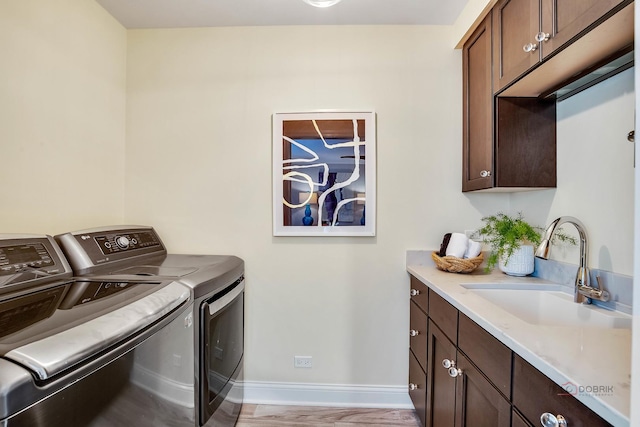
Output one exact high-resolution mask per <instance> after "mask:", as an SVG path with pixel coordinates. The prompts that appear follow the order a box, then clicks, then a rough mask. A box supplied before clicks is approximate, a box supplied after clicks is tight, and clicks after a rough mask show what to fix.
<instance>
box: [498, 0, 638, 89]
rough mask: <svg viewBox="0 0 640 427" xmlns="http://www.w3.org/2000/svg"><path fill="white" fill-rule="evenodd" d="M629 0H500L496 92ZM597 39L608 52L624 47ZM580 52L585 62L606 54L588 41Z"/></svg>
mask: <svg viewBox="0 0 640 427" xmlns="http://www.w3.org/2000/svg"><path fill="white" fill-rule="evenodd" d="M629 3H630V1H627V0H562V1H559V0H501V1H499V2H498V3H497V4H496V5H495V7H494V9H493V28H494V34H493V37H494V48H495V57H494V61H495V62H494V69H493V84H494V92H495V93H498V92H500V91H501V90H502V89H504V88H505V87H506V86H508V85H510V84H511V83H513V82H515V81H516V80H517V79H518V78H519V77H520V76H522V75H523V74H525V73H526V72H527V71H529V70H531V69H532V68H534V67H535V66H537V65H539V64H540V63H541V61H544V60H545V59H547V58H549V57H551V56H552V55H553V54H555V53H557V51H559V50H560V49H562V48H563V47H565V46H567V45H569V44H571V42H573V41H574V40H577V39H578V38H580V36H581V35H583V34H584V33H586V32H588V31H589V30H590V29H592V27H595V26H597V24H598V23H600V22H603V20H605V19H606V18H607V17H608V16H610V15H613V14H615V13H616V12H618V11H619V10H620V9H621V8H622V7H623V6H625V5H626V4H629ZM602 37H608V34H602ZM595 41H597V42H598V43H599V44H602V45H603V46H606V47H604V51H610V52H614V51H615V50H618V49H619V48H620V47H621V46H620V43H619V42H618V41H610V40H595ZM612 43H613V46H612V45H611V44H612ZM622 44H626V42H622ZM577 53H578V52H577ZM578 55H579V56H580V57H581V61H586V63H593V62H596V61H597V59H596V58H597V57H600V56H601V55H602V53H601V49H600V48H598V47H595V48H594V47H593V46H589V47H587V48H586V49H585V50H584V51H582V52H579V53H578Z"/></svg>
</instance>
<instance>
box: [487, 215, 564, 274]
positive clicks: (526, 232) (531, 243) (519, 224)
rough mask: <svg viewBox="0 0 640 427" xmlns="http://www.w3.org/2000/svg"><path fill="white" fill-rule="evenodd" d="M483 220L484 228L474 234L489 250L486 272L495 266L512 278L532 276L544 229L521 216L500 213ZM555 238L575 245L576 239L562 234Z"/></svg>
mask: <svg viewBox="0 0 640 427" xmlns="http://www.w3.org/2000/svg"><path fill="white" fill-rule="evenodd" d="M482 221H483V222H484V224H485V225H484V227H482V228H480V229H479V230H477V231H476V234H477V235H478V236H480V237H481V238H482V240H483V241H484V242H485V243H486V244H488V245H489V247H490V248H491V253H490V255H489V257H488V259H487V265H486V267H485V271H487V272H488V271H491V270H492V269H493V268H494V267H495V266H496V264H497V265H498V266H499V268H500V270H502V271H503V272H505V273H506V274H509V275H512V276H526V275H528V274H531V273H533V269H534V252H535V247H536V246H538V245H539V244H540V240H541V233H540V232H541V231H542V230H543V229H542V228H541V227H536V226H532V225H531V224H529V223H528V222H526V221H525V220H524V217H523V215H522V213H518V214H517V215H516V216H510V215H507V214H504V213H501V212H499V213H497V214H495V215H490V216H486V217H484V218H482ZM556 238H557V239H558V240H561V241H564V242H568V243H571V244H576V240H575V238H573V237H571V236H568V235H566V234H565V233H562V232H560V233H557V234H556Z"/></svg>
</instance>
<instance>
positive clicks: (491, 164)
mask: <svg viewBox="0 0 640 427" xmlns="http://www.w3.org/2000/svg"><path fill="white" fill-rule="evenodd" d="M512 1H514V0H512ZM494 22H495V21H494ZM492 40H495V38H493V37H492V16H491V14H489V15H488V16H487V17H486V18H485V20H484V21H483V22H482V24H481V25H480V26H479V27H478V28H477V29H476V30H475V32H474V33H473V34H472V35H471V37H470V38H469V39H468V40H467V42H466V43H465V44H464V46H463V49H462V64H463V68H462V76H463V89H462V92H463V126H462V127H463V145H462V191H474V190H494V191H495V190H498V191H499V190H507V191H516V190H518V189H524V188H527V189H528V188H552V187H555V186H556V108H555V102H550V101H545V100H540V99H537V98H497V97H494V95H493V90H492V78H491V64H492V52H493V49H492Z"/></svg>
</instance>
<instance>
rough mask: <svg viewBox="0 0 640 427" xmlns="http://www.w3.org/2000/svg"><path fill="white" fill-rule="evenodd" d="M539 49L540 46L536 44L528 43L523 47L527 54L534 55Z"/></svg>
mask: <svg viewBox="0 0 640 427" xmlns="http://www.w3.org/2000/svg"><path fill="white" fill-rule="evenodd" d="M537 48H538V45H537V44H535V43H527V44H525V45H524V46H522V50H524V51H525V52H527V53H533V52H535V51H536V49H537Z"/></svg>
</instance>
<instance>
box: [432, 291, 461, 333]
mask: <svg viewBox="0 0 640 427" xmlns="http://www.w3.org/2000/svg"><path fill="white" fill-rule="evenodd" d="M429 318H431V320H432V321H433V322H434V323H435V324H436V325H438V327H439V328H440V330H442V332H444V334H445V335H446V336H447V338H449V340H450V341H451V342H452V343H453V344H457V343H458V309H457V308H455V307H454V306H452V305H451V304H449V303H448V302H447V301H445V300H444V298H442V297H441V296H440V295H438V294H437V293H435V292H434V291H432V290H431V289H429Z"/></svg>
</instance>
